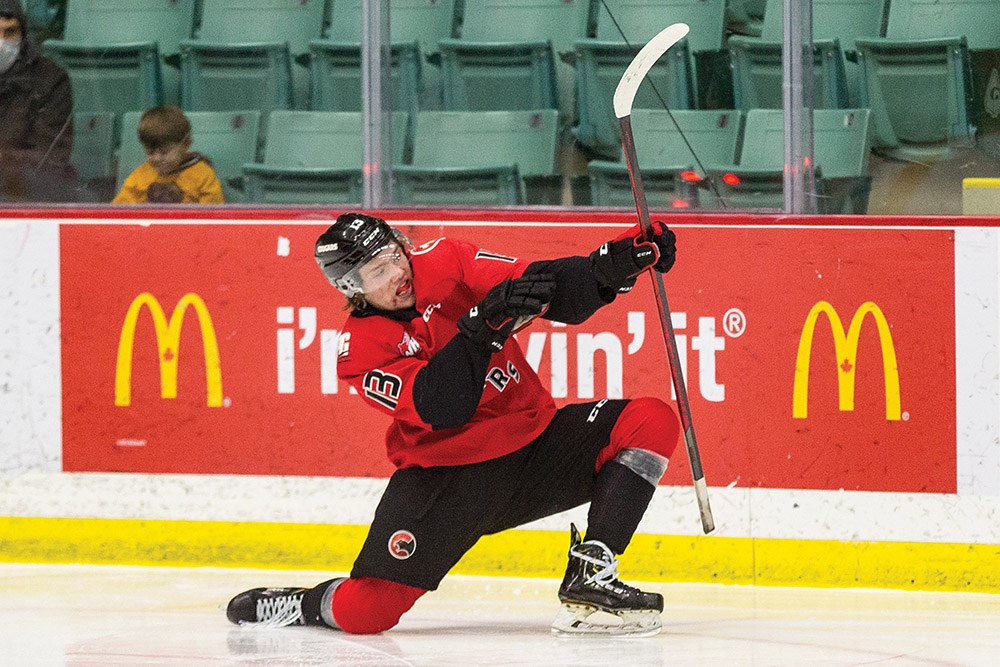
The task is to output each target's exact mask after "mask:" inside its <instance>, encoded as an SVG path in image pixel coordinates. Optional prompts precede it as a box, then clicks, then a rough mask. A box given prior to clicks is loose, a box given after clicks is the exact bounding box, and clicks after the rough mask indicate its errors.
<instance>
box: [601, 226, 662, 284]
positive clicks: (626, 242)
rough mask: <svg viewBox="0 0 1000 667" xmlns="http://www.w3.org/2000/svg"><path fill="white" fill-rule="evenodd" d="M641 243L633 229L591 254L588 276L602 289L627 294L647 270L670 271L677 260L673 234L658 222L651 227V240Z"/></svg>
mask: <svg viewBox="0 0 1000 667" xmlns="http://www.w3.org/2000/svg"><path fill="white" fill-rule="evenodd" d="M641 239H642V237H641V235H636V230H635V229H634V228H633V229H632V230H629V232H627V233H626V234H623V235H622V236H620V237H618V238H617V239H614V240H613V241H608V242H607V243H605V244H604V245H602V246H601V247H600V248H598V249H597V250H595V251H594V252H592V253H590V272H591V273H592V274H594V279H595V280H597V283H598V284H599V285H600V286H601V287H606V288H609V289H612V290H614V291H616V292H622V293H624V292H629V291H631V290H632V288H633V287H635V280H636V278H637V277H638V276H639V274H640V273H642V272H643V271H645V270H646V269H648V268H649V267H651V266H652V267H654V268H655V269H656V270H657V271H659V272H660V273H666V272H667V271H669V270H670V268H671V267H672V266H673V265H674V260H675V259H676V257H677V247H676V245H675V244H676V237H675V236H674V233H673V232H672V231H670V229H669V228H668V227H667V226H666V225H665V224H663V223H662V222H660V221H659V220H657V221H656V222H654V223H653V236H652V238H651V239H650V240H649V241H643V240H641Z"/></svg>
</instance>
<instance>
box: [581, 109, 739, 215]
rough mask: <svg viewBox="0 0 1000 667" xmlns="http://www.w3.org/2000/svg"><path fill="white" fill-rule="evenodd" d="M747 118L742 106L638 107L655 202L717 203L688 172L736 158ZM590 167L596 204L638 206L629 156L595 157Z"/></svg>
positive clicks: (639, 139)
mask: <svg viewBox="0 0 1000 667" xmlns="http://www.w3.org/2000/svg"><path fill="white" fill-rule="evenodd" d="M742 119H743V112H741V111H710V110H677V111H665V110H662V109H660V110H657V109H635V110H634V111H633V112H632V115H631V124H632V134H633V136H634V137H635V148H636V157H637V159H638V161H639V168H640V169H641V170H642V181H643V186H644V190H645V191H646V198H647V200H648V202H649V205H650V207H651V208H663V209H670V208H690V207H700V208H709V207H712V206H714V205H715V200H714V197H712V196H711V195H710V194H708V193H707V192H698V190H697V189H696V187H695V186H694V185H693V184H692V183H690V182H688V181H686V180H685V179H684V177H683V174H684V172H695V173H697V174H699V175H701V176H704V173H703V172H702V165H708V164H731V163H734V162H735V161H736V155H737V149H738V147H739V139H740V132H741V131H742V127H741V122H742ZM678 127H679V128H680V130H678ZM689 143H690V147H689V145H688V144H689ZM692 148H693V149H694V152H693V153H692ZM587 170H588V179H589V181H590V193H591V202H592V203H593V204H594V205H595V206H624V207H627V208H632V207H634V206H635V199H634V197H633V194H632V185H631V181H630V179H629V174H628V168H627V166H626V165H625V163H624V161H618V162H611V161H606V160H592V161H591V162H590V164H589V165H588V166H587Z"/></svg>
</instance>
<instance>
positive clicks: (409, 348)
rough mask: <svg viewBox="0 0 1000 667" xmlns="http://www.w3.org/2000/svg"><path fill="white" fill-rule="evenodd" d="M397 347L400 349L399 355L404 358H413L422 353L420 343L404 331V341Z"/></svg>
mask: <svg viewBox="0 0 1000 667" xmlns="http://www.w3.org/2000/svg"><path fill="white" fill-rule="evenodd" d="M396 347H398V348H399V353H400V354H401V355H403V356H404V357H412V356H413V355H415V354H416V353H417V352H419V351H420V341H418V340H417V339H416V338H414V337H413V336H411V335H410V334H408V333H407V332H405V331H404V332H403V340H402V341H400V343H399V345H397V346H396Z"/></svg>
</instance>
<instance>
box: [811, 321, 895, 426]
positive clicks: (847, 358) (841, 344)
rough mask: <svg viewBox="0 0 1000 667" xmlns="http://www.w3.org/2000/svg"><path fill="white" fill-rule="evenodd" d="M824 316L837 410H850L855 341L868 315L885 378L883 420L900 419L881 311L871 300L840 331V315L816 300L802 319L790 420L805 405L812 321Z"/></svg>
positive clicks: (889, 344) (892, 350) (889, 339)
mask: <svg viewBox="0 0 1000 667" xmlns="http://www.w3.org/2000/svg"><path fill="white" fill-rule="evenodd" d="M820 313H825V314H826V316H827V319H829V320H830V330H831V331H832V332H833V346H834V350H835V351H836V354H837V388H838V390H839V392H840V409H841V410H853V409H854V371H855V368H856V366H857V364H856V361H857V356H858V339H859V338H860V336H861V325H862V324H863V323H864V320H865V316H866V315H868V314H871V316H872V319H874V320H875V325H876V326H877V327H878V338H879V343H880V344H881V346H882V371H883V374H884V375H885V418H886V419H888V420H891V421H897V420H899V419H900V407H899V403H900V399H899V368H898V366H897V364H896V348H895V346H893V343H892V332H891V331H890V330H889V324H888V322H886V320H885V315H883V314H882V310H881V309H880V308H879V307H878V306H877V305H875V303H873V302H872V301H866V302H865V303H863V304H861V306H860V307H859V308H858V309H857V311H855V313H854V317H852V318H851V326H850V327H849V328H848V330H847V332H846V333H845V332H844V325H843V323H842V322H841V321H840V316H839V315H837V311H836V310H834V308H833V306H831V305H830V304H829V303H828V302H826V301H820V302H819V303H817V304H816V305H815V306H813V307H812V310H810V311H809V315H808V316H807V317H806V322H805V324H804V325H803V326H802V335H801V337H800V338H799V352H798V354H797V355H796V357H795V382H794V385H793V388H792V417H795V418H798V419H805V417H806V415H807V410H808V405H809V361H810V356H811V354H812V342H813V334H814V333H815V331H816V320H817V319H818V318H819V315H820Z"/></svg>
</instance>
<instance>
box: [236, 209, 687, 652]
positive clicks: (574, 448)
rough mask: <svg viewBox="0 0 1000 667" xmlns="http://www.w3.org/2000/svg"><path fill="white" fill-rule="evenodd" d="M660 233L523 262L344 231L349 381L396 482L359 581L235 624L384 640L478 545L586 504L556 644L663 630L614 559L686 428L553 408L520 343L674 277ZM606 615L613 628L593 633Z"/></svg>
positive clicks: (337, 233)
mask: <svg viewBox="0 0 1000 667" xmlns="http://www.w3.org/2000/svg"><path fill="white" fill-rule="evenodd" d="M654 230H655V234H654V236H653V238H652V239H651V240H650V241H648V242H643V241H642V240H641V238H640V237H639V231H638V228H632V229H631V230H629V231H628V232H626V233H625V234H622V235H621V236H619V237H618V238H616V239H614V240H612V241H609V242H607V243H605V244H604V245H602V246H601V247H600V248H598V249H597V250H595V251H594V252H592V253H590V256H589V257H564V258H561V259H554V260H546V261H536V262H531V263H529V262H526V261H523V260H520V259H517V258H514V257H507V256H504V255H499V254H496V253H492V252H487V251H485V250H482V249H479V248H477V247H475V246H473V245H471V244H469V243H466V242H463V241H458V240H452V239H447V238H441V239H437V240H435V241H431V242H429V243H425V244H423V245H421V246H419V247H413V246H412V245H411V244H410V243H409V241H408V240H407V239H406V238H405V237H404V236H403V235H402V234H401V233H400V232H398V231H397V230H395V229H393V228H391V227H390V226H389V225H388V224H387V223H386V222H385V221H384V220H382V219H380V218H376V217H372V216H368V215H364V214H360V213H345V214H344V215H341V216H340V217H338V218H337V221H336V223H335V224H334V225H332V226H331V227H330V228H329V229H328V230H327V231H325V232H324V233H323V234H322V235H320V237H319V239H318V240H317V242H316V247H315V257H316V261H317V263H318V264H319V266H320V268H321V269H322V271H323V273H324V274H325V275H326V277H327V279H329V281H330V282H331V283H332V284H333V285H334V286H335V287H336V288H337V289H338V290H340V291H341V292H342V293H343V294H344V295H345V296H346V297H347V299H348V302H349V304H350V307H351V313H350V315H349V316H348V318H347V322H346V324H345V325H344V329H343V333H342V334H341V349H340V357H339V360H338V364H337V371H338V375H339V377H340V378H341V379H343V380H345V381H347V382H349V383H350V384H351V385H353V386H354V387H355V388H356V389H357V390H358V393H359V394H360V395H361V396H363V397H364V399H365V400H366V401H367V402H368V403H369V404H370V405H371V406H372V407H373V408H375V409H377V410H380V411H382V412H384V413H386V414H388V415H390V416H391V417H392V418H393V422H392V425H391V426H390V428H389V430H388V431H387V434H386V447H387V450H388V456H389V458H390V460H391V461H392V462H393V464H395V466H396V468H397V470H396V472H395V473H394V474H393V475H392V477H391V479H390V480H389V484H388V487H387V488H386V490H385V493H384V495H383V496H382V499H381V501H380V502H379V505H378V508H377V510H376V512H375V518H374V520H373V522H372V525H371V528H370V530H369V533H368V537H367V539H366V541H365V543H364V545H363V546H362V548H361V553H360V554H359V555H358V557H357V560H356V561H355V563H354V567H353V570H352V571H351V574H350V576H349V577H346V578H344V577H341V578H336V579H331V580H329V581H326V582H323V583H321V584H319V585H318V586H314V587H312V588H254V589H251V590H249V591H246V592H244V593H240V594H239V595H237V596H236V597H234V598H233V599H232V600H231V601H230V602H229V605H228V608H227V616H228V618H229V620H230V621H232V622H233V623H237V624H264V625H268V626H282V625H291V624H298V625H325V626H329V627H331V628H339V629H341V630H344V631H346V632H352V633H375V632H381V631H383V630H387V629H389V628H391V627H393V626H394V625H396V623H398V622H399V618H400V617H401V616H402V614H403V613H405V612H406V611H407V610H409V609H410V608H411V607H412V606H413V604H414V603H415V602H416V600H417V599H418V598H419V597H420V596H422V595H423V594H424V593H426V592H427V591H431V590H434V589H436V588H437V586H438V584H439V583H440V581H441V579H442V578H443V577H444V575H445V574H446V573H447V572H448V571H449V570H450V569H451V568H452V567H453V566H454V565H455V563H457V562H458V560H459V559H460V558H461V557H462V555H463V554H465V552H466V551H468V550H469V549H470V548H471V547H472V546H473V545H474V544H475V543H476V541H477V540H478V539H479V538H480V537H482V536H483V535H488V534H492V533H497V532H499V531H502V530H506V529H508V528H513V527H515V526H519V525H522V524H525V523H527V522H529V521H533V520H535V519H539V518H541V517H545V516H549V515H552V514H555V513H557V512H561V511H564V510H568V509H570V508H573V507H576V506H578V505H581V504H583V503H586V502H587V501H590V508H589V513H588V517H587V520H588V525H587V531H586V539H582V538H581V536H580V534H579V533H578V531H577V529H576V527H575V526H571V527H570V548H569V564H568V565H567V568H566V575H565V578H564V579H563V582H562V585H561V586H560V587H559V599H560V601H561V602H562V603H563V605H562V609H561V610H560V612H559V614H558V615H557V617H556V620H555V622H554V623H553V630H554V631H556V632H561V633H606V634H622V635H647V634H655V633H656V632H658V631H659V629H660V626H661V621H660V612H661V611H662V610H663V597H662V596H661V595H659V594H658V593H647V592H643V591H640V590H638V589H637V588H633V587H631V586H628V585H626V584H623V583H622V582H621V581H619V579H618V576H617V563H618V561H617V555H618V554H621V553H622V552H624V551H625V548H626V547H627V546H628V544H629V541H630V540H631V539H632V535H633V533H634V532H635V529H636V527H637V525H638V524H639V520H640V519H641V518H642V516H643V514H644V512H645V510H646V507H647V505H648V504H649V501H650V500H651V498H652V496H653V491H654V489H655V487H656V485H657V483H658V482H659V480H660V478H661V477H662V475H663V473H664V471H665V470H666V467H667V461H668V459H669V457H670V456H671V454H672V453H673V451H674V447H675V446H676V444H677V441H678V436H679V430H680V429H679V424H678V420H677V418H676V416H675V415H674V412H673V411H672V410H671V409H670V407H669V406H667V404H666V403H664V402H663V401H661V400H659V399H656V398H637V399H633V400H609V399H604V400H601V401H595V402H591V403H581V404H571V405H567V406H565V407H563V408H560V409H557V408H556V406H555V403H554V402H553V400H552V396H551V394H549V392H548V391H546V390H545V388H544V387H543V386H542V384H541V382H540V380H539V378H538V376H537V375H536V374H535V372H534V371H533V370H532V368H531V367H530V366H529V365H528V362H527V361H526V360H525V357H524V354H523V352H522V351H521V347H520V345H519V344H518V342H517V340H516V339H514V338H512V334H513V333H514V331H515V330H516V329H517V328H518V327H519V326H521V325H522V324H523V323H525V322H526V321H527V320H529V319H530V318H533V317H536V316H541V317H543V318H546V319H551V320H556V321H559V322H564V323H568V324H578V323H580V322H583V321H584V320H586V319H587V318H588V317H590V315H592V314H593V313H594V312H595V311H596V310H597V309H599V308H601V307H602V306H605V305H607V304H609V303H611V302H612V301H613V300H614V299H615V297H616V296H617V295H619V294H622V293H624V292H628V291H629V290H631V289H632V287H633V285H634V284H635V281H636V279H637V277H638V276H639V275H640V274H641V273H642V272H643V271H645V270H647V269H653V270H656V271H659V272H661V273H666V272H667V271H669V270H670V268H671V267H672V266H673V264H674V258H675V253H676V248H675V237H674V233H673V232H672V231H670V230H669V229H668V228H667V227H666V225H664V224H663V223H661V222H657V223H655V225H654ZM598 611H603V612H607V613H610V614H613V615H615V616H618V617H619V619H610V620H612V621H613V622H611V623H599V622H597V620H596V618H597V617H593V618H591V615H592V614H595V613H596V612H598ZM598 616H600V615H598Z"/></svg>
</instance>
